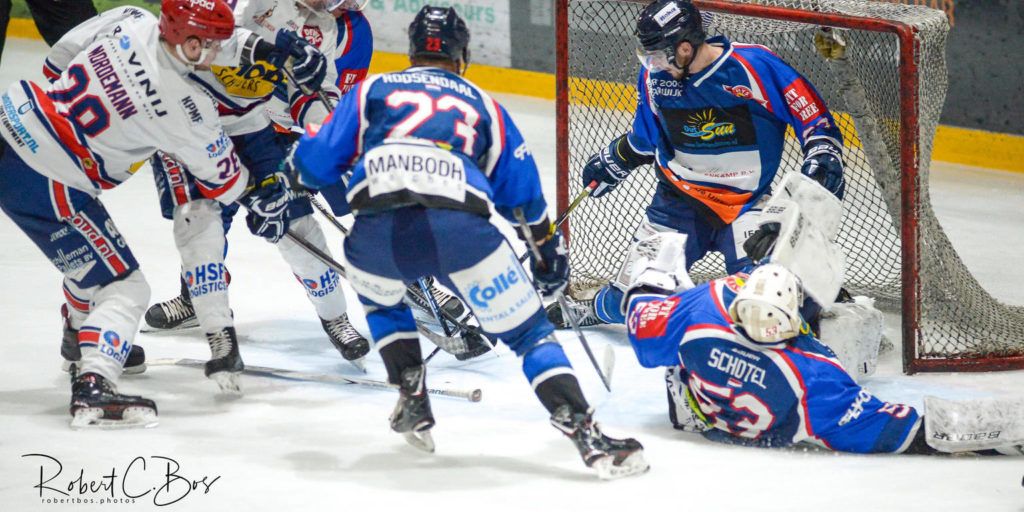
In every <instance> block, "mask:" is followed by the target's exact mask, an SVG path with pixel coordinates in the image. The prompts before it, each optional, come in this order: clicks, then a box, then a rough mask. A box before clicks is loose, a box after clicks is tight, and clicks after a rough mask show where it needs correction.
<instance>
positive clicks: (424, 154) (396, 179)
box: [362, 144, 466, 202]
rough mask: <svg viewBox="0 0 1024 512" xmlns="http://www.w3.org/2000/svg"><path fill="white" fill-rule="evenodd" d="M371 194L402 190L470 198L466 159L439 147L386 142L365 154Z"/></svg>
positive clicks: (460, 198)
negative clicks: (467, 194) (463, 160)
mask: <svg viewBox="0 0 1024 512" xmlns="http://www.w3.org/2000/svg"><path fill="white" fill-rule="evenodd" d="M362 166H363V168H364V169H365V170H366V183H367V188H368V189H369V193H370V197H371V198H374V197H379V196H384V195H386V194H391V193H394V192H400V191H402V190H408V191H411V192H414V193H416V194H421V195H425V196H435V197H444V198H448V199H451V200H454V201H459V202H465V200H466V169H465V165H464V164H463V162H462V159H460V158H459V157H457V156H455V155H454V154H452V153H450V152H448V151H446V150H444V149H441V148H438V147H435V146H419V145H406V144H383V145H381V146H377V147H375V148H373V149H371V150H370V151H367V152H366V156H364V157H363V162H362Z"/></svg>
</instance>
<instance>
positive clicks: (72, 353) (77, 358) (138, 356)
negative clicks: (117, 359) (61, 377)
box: [60, 304, 146, 379]
mask: <svg viewBox="0 0 1024 512" xmlns="http://www.w3.org/2000/svg"><path fill="white" fill-rule="evenodd" d="M60 314H61V316H63V317H64V338H63V339H62V340H61V344H60V356H61V357H63V358H64V363H63V365H62V368H63V370H64V371H66V372H68V373H70V374H71V378H72V379H74V378H75V377H77V376H78V369H79V363H81V361H82V350H81V349H80V348H79V347H78V329H72V328H71V321H70V320H69V319H68V306H67V304H65V305H63V306H61V308H60ZM144 371H146V351H145V350H143V349H142V347H141V346H139V345H132V348H131V351H130V352H128V359H127V360H125V362H124V374H125V375H137V374H140V373H142V372H144Z"/></svg>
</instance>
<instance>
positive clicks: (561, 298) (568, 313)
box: [513, 208, 615, 391]
mask: <svg viewBox="0 0 1024 512" xmlns="http://www.w3.org/2000/svg"><path fill="white" fill-rule="evenodd" d="M513 215H515V217H516V222H518V223H519V230H520V231H522V233H523V238H524V239H526V244H527V246H529V248H530V252H532V253H533V254H534V257H535V258H537V264H538V265H543V259H542V258H541V254H540V247H538V246H537V241H536V240H534V239H533V232H531V231H530V226H528V225H527V224H526V214H524V213H523V209H522V208H516V209H515V210H513ZM555 300H557V301H558V305H559V306H561V307H562V314H563V315H565V317H566V318H568V319H569V325H571V326H572V330H573V331H574V332H575V333H576V338H578V339H579V340H580V345H583V350H584V352H586V353H587V357H588V358H590V364H592V365H594V371H596V372H597V376H598V377H601V383H602V384H604V388H605V389H607V390H608V391H611V390H612V383H611V380H609V378H608V376H607V374H606V373H605V372H604V370H603V369H602V368H601V365H600V364H598V363H597V358H596V357H594V352H593V351H591V350H590V344H589V343H587V337H586V336H584V335H583V329H580V322H579V319H577V318H576V313H575V312H574V311H572V310H571V309H569V304H568V303H567V302H566V300H565V294H564V293H562V292H558V293H556V294H555ZM608 354H609V352H608V351H607V350H606V351H605V361H608ZM614 361H615V353H614V352H611V362H612V365H614Z"/></svg>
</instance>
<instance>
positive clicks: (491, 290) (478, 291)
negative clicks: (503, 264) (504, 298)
mask: <svg viewBox="0 0 1024 512" xmlns="http://www.w3.org/2000/svg"><path fill="white" fill-rule="evenodd" d="M523 279H525V277H524V276H523V275H522V274H520V273H519V269H518V268H516V266H509V267H508V268H507V269H506V270H505V272H502V273H501V274H498V275H497V276H495V277H494V278H493V279H491V281H490V282H489V283H477V284H475V285H473V287H472V288H470V289H469V300H470V302H472V303H473V304H474V305H476V306H479V307H482V308H486V307H487V306H488V304H489V303H490V302H491V301H492V300H494V299H495V298H497V297H498V296H499V295H501V294H503V293H505V292H507V291H508V290H509V289H510V288H512V287H513V286H515V285H516V284H517V283H519V282H520V280H523Z"/></svg>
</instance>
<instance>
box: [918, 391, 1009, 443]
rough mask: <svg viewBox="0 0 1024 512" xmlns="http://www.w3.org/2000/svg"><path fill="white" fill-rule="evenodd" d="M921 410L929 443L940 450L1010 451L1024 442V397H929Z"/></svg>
mask: <svg viewBox="0 0 1024 512" xmlns="http://www.w3.org/2000/svg"><path fill="white" fill-rule="evenodd" d="M924 410H925V415H924V418H925V421H924V425H925V435H926V440H927V442H928V445H929V446H931V447H932V448H935V449H936V450H939V451H941V452H946V453H957V452H969V451H978V450H987V449H997V450H1000V451H1001V452H1012V448H1013V447H1016V446H1020V445H1024V399H1020V398H987V399H977V400H967V401H952V400H944V399H941V398H937V397H932V396H928V397H925V399H924Z"/></svg>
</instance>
